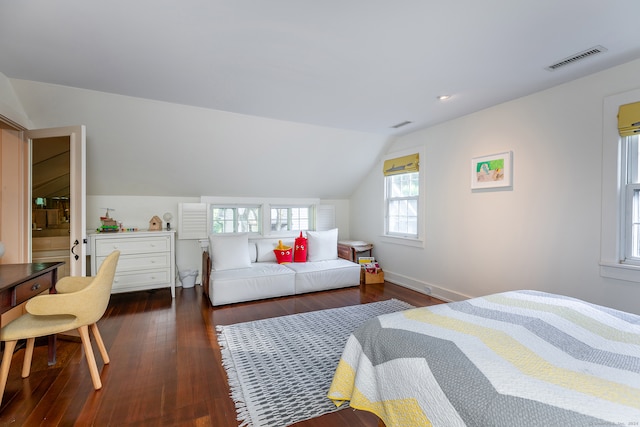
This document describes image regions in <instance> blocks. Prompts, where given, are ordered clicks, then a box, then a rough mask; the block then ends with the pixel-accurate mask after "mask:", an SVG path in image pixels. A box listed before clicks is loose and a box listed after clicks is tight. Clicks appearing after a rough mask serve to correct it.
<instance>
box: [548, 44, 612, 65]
mask: <svg viewBox="0 0 640 427" xmlns="http://www.w3.org/2000/svg"><path fill="white" fill-rule="evenodd" d="M606 51H607V48H605V47H602V46H594V47H592V48H591V49H587V50H585V51H582V52H579V53H576V54H575V55H572V56H570V57H568V58H565V59H563V60H561V61H558V62H556V63H555V64H553V65H549V66H548V67H547V68H546V70H549V71H555V70H557V69H558V68H561V67H564V66H565V65H569V64H573V63H574V62H577V61H580V60H582V59H585V58H588V57H590V56H593V55H597V54H598V53H602V52H606Z"/></svg>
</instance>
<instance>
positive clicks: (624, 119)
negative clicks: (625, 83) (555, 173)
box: [600, 89, 640, 283]
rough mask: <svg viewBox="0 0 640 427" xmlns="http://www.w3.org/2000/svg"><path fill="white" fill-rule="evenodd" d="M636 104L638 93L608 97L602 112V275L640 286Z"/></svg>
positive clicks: (639, 118)
mask: <svg viewBox="0 0 640 427" xmlns="http://www.w3.org/2000/svg"><path fill="white" fill-rule="evenodd" d="M638 100H640V90H638V89H636V90H632V91H629V92H625V93H620V94H616V95H612V96H609V97H606V98H605V99H604V105H603V110H602V126H603V132H602V215H601V221H602V228H601V232H600V236H601V239H600V275H601V276H602V277H608V278H613V279H619V280H625V281H628V282H635V283H640V257H639V256H638V255H640V254H639V252H640V221H639V220H640V202H639V195H638V190H639V185H638V182H637V181H640V180H639V179H638V176H639V175H640V173H639V172H638V169H639V167H640V164H639V163H640V155H639V154H640V153H639V151H640V147H639V145H640V142H639V141H638V138H639V136H638V135H640V133H639V131H640V102H638ZM616 116H617V117H618V120H617V121H616V120H615V118H616Z"/></svg>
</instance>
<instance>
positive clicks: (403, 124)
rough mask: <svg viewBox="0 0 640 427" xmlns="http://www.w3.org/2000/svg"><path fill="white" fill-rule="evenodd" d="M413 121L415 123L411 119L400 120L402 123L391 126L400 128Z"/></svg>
mask: <svg viewBox="0 0 640 427" xmlns="http://www.w3.org/2000/svg"><path fill="white" fill-rule="evenodd" d="M411 123H413V122H410V121H408V120H405V121H404V122H400V123H398V124H397V125H393V126H391V127H392V128H394V129H398V128H401V127H402V126H406V125H409V124H411Z"/></svg>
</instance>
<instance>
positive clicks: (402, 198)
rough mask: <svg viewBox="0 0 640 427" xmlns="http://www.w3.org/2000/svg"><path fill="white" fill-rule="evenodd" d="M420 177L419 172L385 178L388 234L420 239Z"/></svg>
mask: <svg viewBox="0 0 640 427" xmlns="http://www.w3.org/2000/svg"><path fill="white" fill-rule="evenodd" d="M419 177H420V175H419V173H418V172H413V173H406V174H401V175H392V176H388V177H385V180H386V204H387V224H386V226H387V227H386V229H387V233H389V234H398V235H403V236H412V237H418V198H419V195H420V179H419Z"/></svg>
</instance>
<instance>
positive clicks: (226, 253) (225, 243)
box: [209, 233, 251, 271]
mask: <svg viewBox="0 0 640 427" xmlns="http://www.w3.org/2000/svg"><path fill="white" fill-rule="evenodd" d="M209 255H210V256H211V262H212V268H213V269H214V270H216V271H221V270H232V269H235V268H249V267H251V258H250V256H249V237H248V235H247V234H245V233H241V234H210V235H209Z"/></svg>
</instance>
